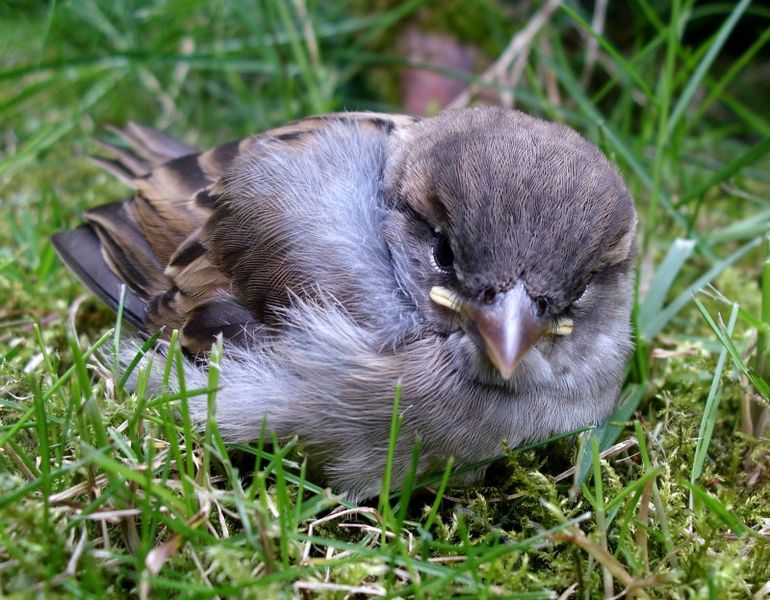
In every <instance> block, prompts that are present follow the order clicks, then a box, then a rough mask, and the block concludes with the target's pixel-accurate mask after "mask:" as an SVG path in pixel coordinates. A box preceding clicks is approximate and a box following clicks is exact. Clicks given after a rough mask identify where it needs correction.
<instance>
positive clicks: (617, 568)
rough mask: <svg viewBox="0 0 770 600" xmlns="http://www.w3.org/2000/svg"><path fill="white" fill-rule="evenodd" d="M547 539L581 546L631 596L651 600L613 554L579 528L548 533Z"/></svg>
mask: <svg viewBox="0 0 770 600" xmlns="http://www.w3.org/2000/svg"><path fill="white" fill-rule="evenodd" d="M546 537H548V538H549V539H550V540H552V541H554V542H569V543H571V544H575V545H576V546H579V547H580V548H582V549H583V550H585V551H586V552H588V553H589V554H590V555H591V556H593V557H594V559H595V560H596V561H597V562H598V563H599V564H600V565H602V566H603V567H604V568H606V569H607V570H608V571H609V572H610V573H612V576H613V577H614V578H615V579H617V580H618V581H620V582H621V583H622V584H623V585H624V586H625V588H626V590H627V592H628V594H629V595H632V596H638V597H639V598H649V595H647V592H645V591H644V590H643V589H640V587H639V585H640V582H637V581H635V580H634V578H633V577H632V576H631V574H630V573H629V572H628V571H626V569H625V568H624V567H623V565H622V564H620V562H619V561H618V559H617V558H615V557H614V556H612V554H610V553H609V552H608V551H607V550H605V549H604V548H602V547H601V546H600V545H599V544H597V543H596V542H594V541H592V540H590V539H589V538H588V537H586V535H585V534H584V533H583V532H582V531H581V530H580V529H578V528H577V527H572V528H570V529H568V530H566V531H556V532H551V533H548V534H547V535H546Z"/></svg>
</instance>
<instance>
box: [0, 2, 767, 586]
mask: <svg viewBox="0 0 770 600" xmlns="http://www.w3.org/2000/svg"><path fill="white" fill-rule="evenodd" d="M404 31H412V32H418V33H417V35H418V36H419V35H428V34H431V33H440V34H442V35H444V36H451V37H453V38H455V39H457V40H460V41H461V42H462V43H463V44H464V45H465V46H464V47H466V48H469V49H470V53H471V55H472V56H473V57H474V58H473V68H472V70H473V73H466V72H464V71H463V70H461V69H459V70H458V69H452V68H446V67H441V68H433V72H436V73H440V74H443V75H446V76H448V77H449V78H451V79H453V80H456V81H459V82H462V83H463V84H468V85H469V86H470V88H469V91H470V93H467V94H463V95H462V97H460V98H457V99H456V104H457V105H460V104H464V103H467V102H473V101H486V102H489V101H494V102H500V103H504V104H505V103H515V106H516V107H517V108H520V109H522V110H525V111H527V112H530V113H532V114H535V115H539V116H542V117H545V118H548V119H551V120H555V121H560V122H564V123H567V124H569V125H571V126H572V127H574V128H576V129H577V130H578V131H580V132H581V133H582V134H584V135H585V136H586V137H588V138H589V139H591V140H592V141H594V142H595V143H597V144H598V145H599V146H600V147H601V148H602V149H603V150H604V151H605V152H606V154H607V155H608V156H609V157H610V158H611V160H612V161H613V162H615V163H616V164H617V165H618V167H619V168H620V170H621V171H622V173H623V175H624V176H625V178H626V181H627V182H628V185H629V188H630V190H631V192H632V194H633V196H634V198H635V200H636V203H637V208H638V210H639V215H640V226H639V236H638V243H637V246H638V251H637V264H638V271H637V272H638V276H637V291H636V292H637V301H636V304H635V310H634V314H633V321H634V327H635V334H636V347H635V351H634V354H633V356H632V357H631V360H630V361H629V366H628V370H627V376H626V382H625V385H624V388H623V392H622V394H621V398H620V401H619V403H618V408H617V410H616V411H615V414H614V415H613V417H612V418H611V419H610V421H609V422H608V423H607V424H605V425H604V426H603V427H601V428H598V429H595V430H591V431H583V432H575V434H574V435H571V436H568V437H567V438H564V439H558V440H550V441H549V442H547V443H545V444H542V445H538V446H537V447H532V448H519V449H511V450H509V451H508V452H507V453H506V455H505V456H503V457H501V458H500V459H499V460H498V461H496V462H495V463H493V464H492V465H491V466H489V468H488V470H487V476H486V479H485V480H484V481H483V482H482V483H480V484H477V485H474V486H472V487H460V486H458V485H456V484H455V483H454V481H455V480H453V479H452V478H451V477H450V475H451V473H450V471H449V470H447V471H446V472H445V473H443V475H442V474H439V476H437V477H436V478H434V479H432V480H430V481H421V482H414V485H407V486H406V487H405V489H404V490H402V491H397V492H394V493H388V491H387V486H385V490H386V491H385V492H383V493H382V495H381V496H380V497H379V498H374V499H371V500H369V501H367V502H363V503H360V504H353V503H350V502H348V501H347V500H345V499H344V498H340V497H336V496H334V495H333V494H332V493H331V492H330V491H329V490H326V489H323V487H320V486H319V485H318V483H319V482H317V481H314V480H313V478H312V477H310V476H306V470H305V463H304V459H303V455H302V453H301V451H300V450H299V449H298V448H296V447H295V444H293V443H290V444H288V445H285V446H279V445H271V444H270V441H271V440H270V439H265V440H263V441H261V442H259V443H258V442H256V441H255V443H254V444H252V445H238V446H227V445H225V444H223V443H222V441H221V438H220V437H219V436H218V433H217V431H216V427H215V426H213V425H210V426H209V427H208V428H207V430H206V431H203V432H197V431H194V428H193V427H192V426H191V424H190V420H189V418H188V416H187V412H186V405H187V400H188V397H189V395H190V394H191V393H194V391H188V392H186V393H182V394H179V393H177V394H174V393H171V392H169V393H166V394H160V395H150V394H147V393H145V391H144V386H143V376H142V372H140V373H139V376H138V385H137V386H129V385H126V379H127V377H126V376H125V373H124V372H123V370H122V369H121V367H120V366H118V365H114V364H113V363H112V362H111V361H110V360H109V359H108V358H107V356H108V355H107V354H104V353H103V352H102V351H103V350H105V349H107V348H109V347H110V346H111V345H113V344H116V343H120V341H121V340H125V339H126V337H127V336H128V335H130V332H129V331H128V328H127V326H125V325H122V324H121V323H120V321H119V320H116V317H115V315H114V314H112V313H111V312H110V311H109V310H108V309H106V308H105V307H103V306H102V305H101V304H100V303H99V302H98V301H97V300H96V299H94V298H93V297H92V296H90V295H89V294H87V293H86V291H85V289H84V287H83V286H82V285H81V284H79V283H78V282H77V281H76V280H75V279H74V278H73V277H72V276H71V275H70V274H69V273H68V272H67V271H66V269H65V268H64V267H63V265H62V264H61V263H60V262H59V260H58V259H57V257H56V255H55V253H54V251H53V248H52V246H51V243H50V241H49V240H50V235H51V234H52V233H54V232H56V231H57V230H60V229H62V228H66V227H71V226H74V225H76V224H78V223H79V222H80V219H81V217H80V215H81V214H82V211H83V210H84V209H85V208H88V207H91V206H95V205H98V204H101V203H104V202H107V201H112V200H117V199H120V198H121V197H122V196H125V195H126V194H127V193H128V190H127V188H125V187H124V186H123V185H122V184H121V183H119V182H118V181H116V180H114V179H113V178H112V177H110V176H109V175H108V174H106V173H105V172H103V171H101V170H100V169H99V168H98V167H97V166H95V165H94V164H93V163H92V162H90V161H89V160H88V156H89V155H90V154H94V153H98V151H99V147H98V145H97V144H96V143H95V142H94V139H95V138H99V137H102V138H105V139H114V138H112V136H111V134H110V133H109V131H108V130H107V129H105V126H106V125H109V124H117V125H120V124H123V123H125V122H127V121H128V120H135V121H138V122H142V123H146V124H148V125H151V126H154V127H156V128H158V129H161V130H164V131H167V132H169V133H172V134H173V135H176V136H178V137H180V138H181V139H184V140H185V141H186V142H188V143H191V144H194V145H197V146H200V147H206V146H208V145H212V144H215V143H219V142H222V141H225V140H230V139H237V138H239V137H243V136H246V135H250V134H253V133H256V132H259V131H261V130H264V129H266V128H269V127H271V126H276V125H279V124H281V123H283V122H286V121H288V120H291V119H294V118H298V117H301V116H305V115H309V114H316V113H324V112H328V111H333V110H381V111H393V112H397V111H399V110H402V102H403V99H404V95H403V94H404V91H405V90H404V89H403V85H404V82H405V81H406V80H407V79H406V78H405V77H403V75H404V73H407V72H409V73H413V72H414V71H413V69H414V68H415V67H422V68H424V69H430V68H431V67H430V66H428V65H424V64H421V63H420V61H419V59H417V58H415V57H413V56H409V55H405V54H404V53H403V52H400V51H399V48H400V47H401V44H400V43H401V42H402V41H403V37H402V36H403V32H404ZM768 41H770V9H769V8H767V7H766V6H765V5H764V4H763V3H759V2H755V3H752V2H749V1H748V0H741V1H739V2H732V3H728V2H706V1H704V2H695V1H693V0H674V1H672V2H664V1H656V0H632V1H631V2H628V3H625V2H604V1H602V0H597V1H596V3H593V2H587V1H583V2H578V1H575V0H572V1H569V2H564V3H563V4H561V3H558V2H555V1H553V0H552V1H550V2H520V3H506V2H503V1H502V0H484V1H481V2H474V1H471V0H467V1H461V0H453V1H451V2H439V1H438V0H433V1H429V0H408V1H405V2H398V1H395V0H393V1H389V0H379V1H376V2H371V3H366V2H363V1H362V0H355V1H353V2H347V3H346V2H341V1H339V0H338V1H336V2H322V1H320V0H311V1H310V2H305V0H291V1H289V0H258V1H256V2H248V3H247V2H244V3H235V2H233V3H227V2H205V1H203V0H165V1H164V0H154V1H153V0H119V1H115V2H110V1H106V0H70V1H67V2H55V1H53V2H50V3H45V2H33V1H21V0H11V1H10V2H5V3H3V4H0V206H2V209H3V210H2V213H1V214H0V596H2V597H18V598H26V597H33V596H40V597H49V596H50V597H123V596H130V597H132V596H137V595H138V596H140V597H143V598H156V597H167V596H186V597H190V596H192V597H198V596H201V597H209V596H216V597H220V598H224V597H232V596H238V597H253V598H260V599H261V598H273V597H276V598H283V597H302V598H314V597H322V598H326V597H329V598H353V597H356V598H359V597H360V598H364V597H369V596H389V597H404V598H411V597H415V598H432V597H436V598H444V597H457V598H476V597H480V598H487V597H505V598H528V599H529V598H533V599H534V598H586V599H587V598H597V597H606V598H609V597H616V596H623V595H628V596H632V597H634V596H636V597H642V598H646V597H650V598H673V597H675V598H679V597H681V598H720V599H721V598H757V599H758V598H763V597H770V437H769V436H770V433H769V429H770V408H768V406H769V405H768V398H770V329H769V328H770V259H768V257H770V238H767V237H766V236H767V232H768V226H769V224H770V156H769V153H770V50H769V49H768ZM406 91H408V90H406ZM436 108H437V106H435V105H433V106H429V108H428V110H435V109H436ZM172 368H173V364H171V363H169V365H168V371H169V372H170V370H171V369H172ZM213 373H214V371H212V379H211V381H210V384H211V385H210V387H209V390H208V391H204V393H208V394H209V395H210V399H211V401H212V403H215V402H216V380H215V376H214V375H213ZM394 400H395V399H394ZM394 421H396V422H397V419H395V420H394Z"/></svg>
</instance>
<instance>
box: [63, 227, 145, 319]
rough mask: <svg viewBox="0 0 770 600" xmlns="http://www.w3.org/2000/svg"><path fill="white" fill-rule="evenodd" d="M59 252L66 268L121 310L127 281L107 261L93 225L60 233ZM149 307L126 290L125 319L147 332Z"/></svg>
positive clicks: (107, 301)
mask: <svg viewBox="0 0 770 600" xmlns="http://www.w3.org/2000/svg"><path fill="white" fill-rule="evenodd" d="M51 241H52V242H53V246H54V248H56V252H58V254H59V257H60V258H61V259H62V261H63V262H64V264H65V265H67V267H68V268H69V269H70V270H71V271H72V272H73V273H74V274H75V275H77V277H78V279H80V280H81V281H82V282H83V283H84V284H85V286H86V287H87V288H88V289H89V290H91V291H92V292H93V293H94V294H95V295H96V296H97V297H98V298H99V299H100V300H102V301H103V302H105V303H106V304H107V305H108V306H109V307H110V308H112V310H114V311H116V312H117V310H118V305H119V303H120V288H121V286H122V285H123V282H122V281H121V280H120V279H118V277H117V276H116V275H115V274H114V273H113V272H112V271H111V270H110V268H109V267H108V266H107V262H106V261H105V260H104V257H103V256H102V251H101V245H100V243H99V237H98V236H97V235H96V232H94V230H93V229H92V228H91V226H90V225H83V226H81V227H78V228H77V229H70V230H68V231H60V232H59V233H56V234H54V235H53V237H52V238H51ZM146 309H147V306H146V303H145V302H144V300H142V299H141V298H140V297H139V296H138V295H137V294H136V293H134V292H133V291H131V290H130V289H126V296H125V300H124V302H123V318H124V319H126V320H127V321H128V322H129V323H131V324H132V325H134V326H135V327H137V328H139V329H140V330H141V331H145V325H144V315H145V312H146Z"/></svg>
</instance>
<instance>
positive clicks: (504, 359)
mask: <svg viewBox="0 0 770 600" xmlns="http://www.w3.org/2000/svg"><path fill="white" fill-rule="evenodd" d="M115 131H116V133H119V135H120V136H121V137H122V138H123V139H124V140H125V142H127V143H128V145H129V146H130V150H128V149H121V148H118V147H115V146H107V149H108V150H109V151H110V153H111V154H112V157H113V159H112V160H110V161H106V160H103V161H102V163H103V164H104V166H106V167H107V168H109V169H110V170H112V171H113V172H114V173H116V174H118V175H119V176H121V177H122V178H123V179H125V180H126V181H127V182H129V183H130V184H131V185H132V186H133V187H134V188H135V190H136V194H135V195H134V197H133V198H131V199H130V200H127V201H125V202H118V203H114V204H107V205H104V206H99V207H97V208H94V209H91V210H89V211H87V212H86V215H85V216H86V221H87V224H86V225H84V226H82V227H80V228H78V229H74V230H71V231H64V232H60V233H58V234H56V235H55V236H54V244H55V246H56V248H57V250H58V252H59V254H60V256H61V257H62V259H63V260H64V262H65V263H66V264H67V265H68V266H69V268H70V269H72V270H73V271H74V272H75V273H76V274H77V275H78V276H79V277H80V278H81V279H82V280H83V282H84V283H85V284H86V285H87V286H88V287H89V288H90V289H91V290H93V291H94V292H95V293H96V294H97V295H98V296H99V297H100V298H101V299H102V300H105V301H106V302H107V303H108V304H110V305H111V306H113V307H115V306H116V305H117V298H118V297H119V293H120V292H119V290H120V285H121V283H123V282H125V284H126V286H127V288H128V293H127V295H126V300H125V308H124V315H125V317H126V318H127V319H128V320H129V321H131V322H132V323H133V324H134V325H136V326H138V327H139V328H140V329H141V330H142V331H144V332H146V333H147V334H151V333H153V332H155V331H157V330H158V329H159V328H161V327H165V331H166V332H169V331H171V330H172V329H174V328H178V329H179V331H180V338H179V339H180V342H181V344H182V346H183V347H184V348H185V349H186V351H187V353H188V355H189V356H191V357H197V360H190V361H189V362H188V363H187V365H186V367H185V374H186V380H187V386H188V388H189V389H192V388H193V387H201V388H203V387H206V381H207V374H206V368H205V365H204V364H203V362H202V361H201V360H200V358H201V357H205V355H206V352H207V351H209V350H210V348H211V344H212V342H213V341H214V339H215V336H216V335H217V334H220V333H221V334H222V335H223V337H224V348H225V352H224V356H223V359H222V363H221V367H220V379H219V382H220V386H221V389H220V391H219V393H218V396H217V413H216V420H217V423H218V425H219V428H220V430H221V433H222V436H223V438H224V439H225V440H226V441H231V442H236V441H251V440H254V439H256V438H257V437H258V436H259V435H260V432H261V431H262V428H263V420H264V422H265V423H266V427H267V430H268V432H271V433H275V434H276V435H277V436H278V437H279V438H280V439H286V438H292V437H294V436H297V437H298V439H299V441H300V443H301V445H302V446H303V447H304V448H305V450H306V452H307V455H308V457H309V458H310V461H311V463H314V464H315V465H316V466H317V467H319V468H320V469H321V470H322V472H323V474H324V476H325V478H326V480H327V481H328V482H329V483H330V484H331V485H332V487H333V488H334V489H335V490H337V491H340V492H345V493H347V494H349V495H350V496H352V497H357V498H362V497H368V496H372V495H374V494H376V493H377V492H378V490H379V488H380V482H381V479H382V475H383V472H384V469H385V463H386V455H387V448H388V442H389V436H390V428H391V417H392V410H393V403H394V394H395V390H396V387H397V385H399V382H400V394H401V399H400V412H401V413H402V414H403V424H402V426H401V429H400V435H399V438H398V441H397V443H396V447H395V455H394V459H393V471H392V477H393V481H394V482H395V484H396V485H398V483H399V482H401V481H402V480H403V478H404V476H405V474H406V473H407V471H408V469H409V466H410V462H411V459H412V449H413V445H414V443H415V440H416V439H418V438H419V440H420V445H421V454H420V459H419V466H418V473H417V474H418V475H421V474H424V473H426V472H428V471H429V470H431V469H436V468H439V467H440V466H441V465H442V464H443V463H444V461H446V459H447V458H448V457H453V458H454V460H455V464H456V465H460V466H462V465H471V464H476V463H478V462H481V461H483V460H485V459H488V458H491V457H493V456H496V455H498V454H499V453H500V451H501V448H502V445H503V444H504V443H508V444H510V445H511V446H513V447H515V446H518V445H521V444H523V443H528V442H532V441H535V440H540V439H544V438H547V437H550V436H552V435H555V434H558V433H562V432H567V431H571V430H574V429H577V428H580V427H583V426H586V425H591V424H598V423H601V422H602V421H603V420H605V419H606V418H607V417H608V415H609V414H610V413H611V411H612V409H613V406H614V404H615V400H616V398H617V395H618V390H619V386H620V384H621V379H622V373H623V367H624V362H625V360H626V357H627V355H628V352H629V350H630V348H631V341H630V324H629V316H630V310H631V299H632V263H633V253H634V236H635V231H636V213H635V210H634V206H633V202H632V199H631V197H630V195H629V193H628V191H627V190H626V187H625V185H624V183H623V180H622V178H621V176H620V175H619V173H618V171H617V170H616V169H615V168H614V167H613V166H612V165H611V164H610V163H609V162H608V160H607V159H606V158H605V157H604V155H603V154H602V153H601V151H600V150H599V149H598V148H596V147H595V146H594V145H592V144H590V143H589V142H587V141H586V140H585V139H583V138H582V137H580V136H579V135H578V134H577V133H576V132H575V131H573V130H572V129H570V128H568V127H565V126H562V125H558V124H554V123H550V122H546V121H543V120H540V119H536V118H533V117H531V116H528V115H526V114H524V113H521V112H516V111H507V110H502V109H498V108H468V109H460V110H455V111H449V112H445V113H442V114H439V115H438V116H436V117H432V118H427V119H423V120H418V119H414V118H411V117H407V116H401V115H384V114H376V113H340V114H332V115H326V116H321V117H313V118H308V119H303V120H300V121H296V122H294V123H291V124H289V125H286V126H284V127H280V128H278V129H274V130H271V131H268V132H266V133H263V134H261V135H257V136H255V137H251V138H248V139H245V140H242V141H240V142H235V143H229V144H224V145H222V146H218V147H216V148H214V149H212V150H208V151H206V152H202V153H199V152H198V151H197V150H196V149H194V148H191V147H189V146H187V145H185V144H183V143H181V142H179V141H177V140H174V139H172V138H170V137H167V136H165V135H164V134H160V133H158V132H156V131H153V130H151V129H148V128H146V127H142V126H138V125H135V124H130V125H129V126H128V127H127V129H126V130H125V131H118V130H115ZM191 404H192V406H191V410H192V412H193V417H194V419H196V420H197V421H198V422H199V423H202V422H205V418H206V398H205V397H197V398H193V399H191Z"/></svg>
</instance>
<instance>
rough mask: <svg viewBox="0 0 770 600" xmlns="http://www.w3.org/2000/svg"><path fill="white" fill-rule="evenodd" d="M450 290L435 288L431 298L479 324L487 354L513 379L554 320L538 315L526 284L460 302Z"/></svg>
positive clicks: (496, 365)
mask: <svg viewBox="0 0 770 600" xmlns="http://www.w3.org/2000/svg"><path fill="white" fill-rule="evenodd" d="M442 292H443V294H442ZM446 292H448V290H446V288H433V289H432V290H431V298H432V299H433V301H434V302H436V303H437V304H441V305H442V306H446V307H447V308H451V309H453V310H455V311H457V312H460V313H462V314H463V315H465V316H466V317H467V318H469V319H470V320H471V321H473V322H474V323H475V325H476V328H477V329H478V332H479V334H480V335H481V340H482V341H483V344H484V350H485V352H486V354H487V357H488V358H489V360H490V361H491V362H492V364H493V365H495V367H497V370H498V371H499V372H500V375H501V376H502V377H503V379H510V377H511V375H513V372H514V371H515V370H516V367H517V366H518V364H519V363H520V362H521V360H522V359H523V358H524V355H525V354H526V353H527V350H529V349H530V348H531V347H532V346H533V345H534V344H535V343H536V342H537V340H539V339H540V336H542V335H543V333H545V332H546V331H547V330H548V326H549V324H550V320H549V319H544V318H542V317H539V316H538V314H537V308H536V306H535V303H534V302H533V301H532V299H531V298H530V297H529V296H528V295H527V292H526V291H525V290H524V288H523V286H522V285H516V286H514V287H513V288H511V289H510V290H508V291H505V292H500V293H498V294H496V295H495V296H494V298H492V299H491V300H490V301H488V302H485V301H483V300H478V299H477V300H470V301H469V300H464V301H460V300H459V299H458V298H457V296H456V295H454V294H452V295H451V296H448V295H447V293H446ZM450 293H451V292H450ZM553 333H555V334H556V335H560V334H559V333H557V332H553Z"/></svg>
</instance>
